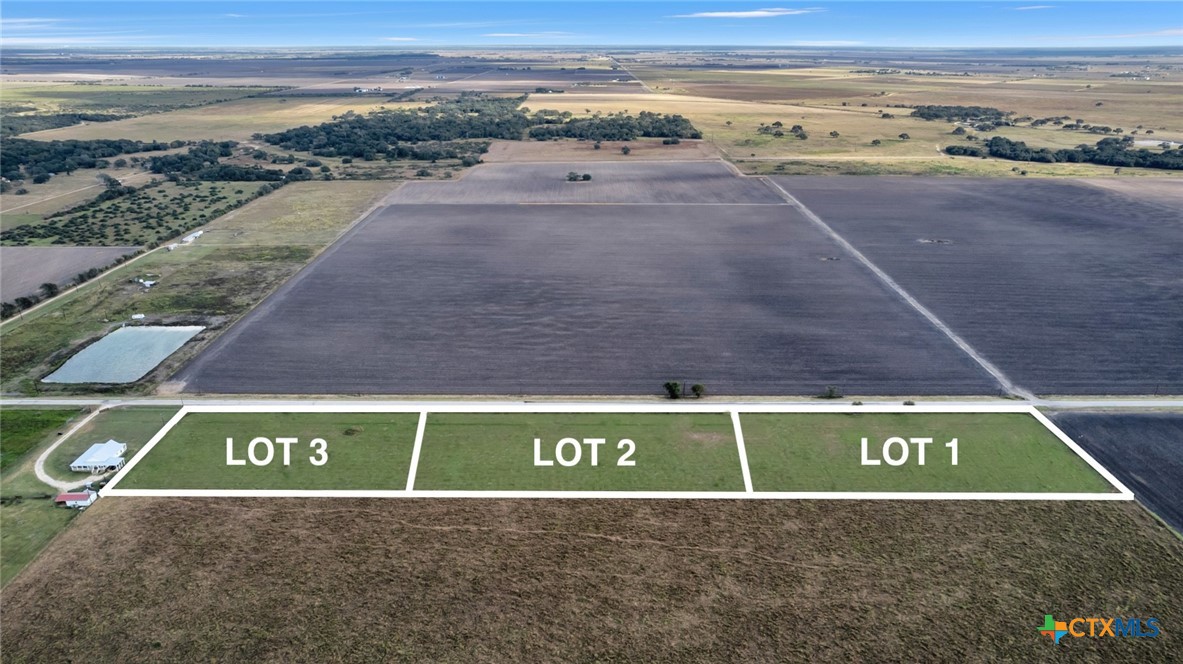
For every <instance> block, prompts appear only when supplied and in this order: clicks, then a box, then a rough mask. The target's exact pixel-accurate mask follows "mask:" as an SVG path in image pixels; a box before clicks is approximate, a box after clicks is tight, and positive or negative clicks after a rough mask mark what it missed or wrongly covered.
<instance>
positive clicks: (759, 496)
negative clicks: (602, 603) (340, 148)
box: [99, 402, 1134, 501]
mask: <svg viewBox="0 0 1183 664" xmlns="http://www.w3.org/2000/svg"><path fill="white" fill-rule="evenodd" d="M429 412H452V413H719V414H729V415H730V416H731V418H732V423H733V425H734V426H735V434H736V443H737V447H738V451H739V454H740V463H741V469H742V470H743V474H744V490H743V491H440V490H431V489H415V488H414V480H415V473H416V471H417V467H418V457H419V453H420V451H421V448H422V443H423V435H424V431H425V428H426V422H427V413H429ZM189 413H419V426H418V429H417V431H416V435H415V448H414V451H413V452H412V459H411V463H412V465H411V468H410V469H409V472H408V477H407V489H405V490H401V491H400V490H323V489H308V490H305V489H291V490H289V489H120V488H118V484H119V482H121V481H122V480H123V478H124V477H125V476H126V475H127V474H128V473H129V472H131V470H132V469H133V468H135V466H136V465H137V464H139V463H140V461H141V460H143V458H144V457H145V456H146V455H147V454H148V453H149V452H150V451H151V450H152V448H153V447H155V446H156V444H157V443H159V442H160V441H161V440H162V439H163V438H164V437H165V435H166V434H168V432H169V431H170V430H171V429H172V428H173V427H174V426H176V425H177V423H178V422H180V421H181V419H182V418H183V417H185V416H186V415H188V414H189ZM744 413H1026V414H1028V415H1031V416H1032V417H1034V418H1035V419H1036V420H1037V421H1039V422H1040V423H1041V424H1042V425H1043V426H1044V427H1046V428H1047V429H1048V430H1049V431H1051V432H1052V434H1054V435H1055V436H1056V438H1058V439H1059V440H1060V441H1061V442H1063V443H1064V444H1065V445H1067V446H1068V448H1069V449H1071V450H1072V451H1073V452H1075V453H1076V454H1077V456H1079V457H1080V458H1081V459H1083V460H1084V461H1085V463H1087V464H1088V465H1089V466H1090V467H1091V468H1093V470H1095V471H1097V472H1098V473H1099V474H1100V475H1101V476H1102V477H1104V478H1105V480H1106V481H1108V482H1109V483H1110V484H1111V485H1112V486H1113V487H1114V488H1115V489H1117V492H1116V493H997V492H919V491H916V492H902V491H835V492H827V491H788V492H777V491H753V490H752V484H751V474H750V471H749V469H748V466H747V451H746V448H745V447H744V443H743V438H742V436H743V433H742V429H741V426H740V421H739V420H740V415H741V414H744ZM99 494H100V495H102V496H160V497H165V496H167V497H223V498H252V497H253V498H260V497H268V498H315V497H326V498H329V497H335V498H610V499H634V498H636V499H681V500H700V499H701V500H719V499H728V500H750V499H755V500H1071V501H1078V500H1080V501H1083V500H1133V499H1134V494H1133V492H1131V491H1130V490H1129V489H1128V488H1126V486H1125V485H1124V484H1122V483H1121V482H1120V481H1119V480H1118V479H1117V478H1116V477H1114V476H1113V474H1112V473H1110V472H1109V471H1108V470H1107V469H1106V468H1105V467H1104V466H1102V465H1101V464H1100V463H1098V462H1097V460H1096V459H1094V458H1092V457H1091V456H1089V454H1088V453H1087V452H1085V451H1084V450H1083V449H1081V447H1080V446H1079V445H1077V444H1076V443H1075V442H1073V440H1072V439H1071V438H1069V437H1068V435H1067V434H1065V433H1064V432H1063V431H1061V430H1060V429H1059V427H1057V426H1056V425H1055V424H1053V423H1052V422H1051V420H1049V419H1048V418H1047V417H1045V416H1044V415H1043V413H1040V412H1039V411H1038V410H1037V409H1036V408H1035V407H1034V406H1032V405H1027V404H982V405H964V404H962V405H945V404H922V405H916V406H901V405H895V404H869V405H865V406H855V405H851V404H747V405H744V404H726V403H717V404H716V403H710V404H698V403H679V404H674V403H668V404H657V403H654V404H647V403H610V402H592V403H576V402H570V403H540V404H529V403H524V404H514V403H502V402H469V403H464V402H440V403H438V404H430V407H429V408H424V407H423V404H408V405H405V406H403V405H397V404H396V405H390V404H360V403H349V402H341V403H315V404H306V405H298V406H297V405H275V406H272V405H266V404H263V405H226V406H217V405H190V406H183V407H182V408H181V409H180V410H179V411H177V413H176V414H175V415H173V417H172V419H170V420H169V421H168V423H167V424H165V425H164V427H163V428H162V429H161V430H160V431H158V432H157V433H156V435H154V436H153V437H152V439H151V440H149V441H148V444H147V445H145V446H144V448H143V449H141V450H140V451H139V452H138V453H136V455H135V456H134V457H132V459H131V461H129V462H128V463H127V465H126V466H124V467H123V469H122V470H120V471H119V472H118V473H116V475H115V477H113V478H112V479H111V481H110V482H109V483H108V484H107V486H105V487H103V489H102V490H101V491H100V492H99Z"/></svg>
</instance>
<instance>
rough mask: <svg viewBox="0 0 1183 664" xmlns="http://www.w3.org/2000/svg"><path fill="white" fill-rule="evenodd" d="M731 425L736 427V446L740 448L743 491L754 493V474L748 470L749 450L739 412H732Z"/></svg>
mask: <svg viewBox="0 0 1183 664" xmlns="http://www.w3.org/2000/svg"><path fill="white" fill-rule="evenodd" d="M731 424H732V425H734V426H735V446H736V447H738V448H739V468H740V470H741V471H743V490H744V491H746V492H748V493H752V473H751V471H749V470H748V450H747V448H746V447H744V444H743V426H742V425H740V423H739V411H736V410H733V411H731Z"/></svg>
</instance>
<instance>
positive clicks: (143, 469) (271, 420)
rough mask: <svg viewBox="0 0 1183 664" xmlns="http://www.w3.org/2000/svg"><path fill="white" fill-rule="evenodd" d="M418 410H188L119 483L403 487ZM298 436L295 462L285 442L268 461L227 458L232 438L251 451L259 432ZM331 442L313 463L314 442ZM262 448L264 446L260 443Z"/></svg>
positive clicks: (242, 450) (242, 455) (239, 452)
mask: <svg viewBox="0 0 1183 664" xmlns="http://www.w3.org/2000/svg"><path fill="white" fill-rule="evenodd" d="M418 422H419V416H418V414H416V413H190V414H188V415H186V416H185V418H184V419H182V420H181V421H180V422H179V423H178V424H177V426H175V427H173V429H172V430H171V431H169V433H168V434H167V435H166V436H165V437H164V439H163V440H161V441H160V442H159V443H158V444H157V445H156V447H154V448H152V451H151V452H150V453H149V454H148V455H147V456H145V457H144V458H143V460H141V461H140V463H139V464H137V465H136V466H135V468H133V469H132V471H131V472H130V473H128V475H127V477H125V478H124V479H123V481H121V482H120V483H119V485H118V488H120V489H383V490H387V489H394V490H401V489H405V488H406V485H407V471H408V468H409V467H410V464H411V451H412V449H413V447H414V444H415V429H416V427H417V425H418ZM259 436H265V437H268V438H270V439H272V440H273V441H274V439H276V438H280V437H292V438H299V443H298V444H294V445H292V446H291V448H290V449H291V457H290V459H291V465H289V466H286V467H285V466H284V465H283V448H282V447H281V446H279V445H276V446H275V447H274V450H275V456H274V458H273V459H272V461H271V463H270V464H269V465H267V466H255V465H252V464H251V462H250V461H247V463H246V465H244V466H228V465H227V463H226V438H228V437H229V438H233V439H234V442H235V448H234V449H235V457H236V458H238V459H246V458H247V444H248V443H249V442H250V441H251V440H252V439H253V438H256V437H259ZM313 438H322V439H324V440H325V441H326V442H327V443H328V446H327V451H328V461H327V462H326V463H325V464H324V465H322V466H315V465H313V464H311V463H309V457H310V456H312V455H313V454H314V451H313V450H312V449H311V448H310V446H309V442H310V441H311V440H312V439H313ZM258 454H260V455H262V454H263V448H259V450H258Z"/></svg>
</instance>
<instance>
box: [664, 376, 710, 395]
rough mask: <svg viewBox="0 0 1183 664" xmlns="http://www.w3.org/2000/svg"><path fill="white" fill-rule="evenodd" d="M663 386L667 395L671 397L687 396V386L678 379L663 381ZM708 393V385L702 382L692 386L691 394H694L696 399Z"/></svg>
mask: <svg viewBox="0 0 1183 664" xmlns="http://www.w3.org/2000/svg"><path fill="white" fill-rule="evenodd" d="M661 388H662V389H663V390H665V394H666V396H668V397H669V398H671V399H681V398H684V397H685V396H686V386H685V384H684V383H680V382H678V381H676V380H671V381H667V382H665V383H663V384H662V385H661ZM706 393H707V388H706V385H703V384H702V383H695V384H693V385H691V386H690V394H693V395H694V397H695V398H696V399H701V398H703V397H704V396H705V395H706Z"/></svg>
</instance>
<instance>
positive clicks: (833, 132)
mask: <svg viewBox="0 0 1183 664" xmlns="http://www.w3.org/2000/svg"><path fill="white" fill-rule="evenodd" d="M839 136H841V134H839V133H838V132H836V131H832V132H830V138H838V137H839Z"/></svg>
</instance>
